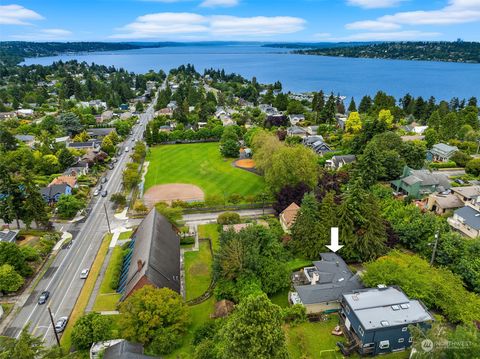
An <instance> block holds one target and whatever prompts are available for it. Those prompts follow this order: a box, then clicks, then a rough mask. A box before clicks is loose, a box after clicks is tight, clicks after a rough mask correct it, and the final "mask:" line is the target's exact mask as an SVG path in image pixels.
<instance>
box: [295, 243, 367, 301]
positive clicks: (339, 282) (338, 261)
mask: <svg viewBox="0 0 480 359" xmlns="http://www.w3.org/2000/svg"><path fill="white" fill-rule="evenodd" d="M320 256H321V258H322V260H321V261H315V262H313V264H314V266H315V270H314V271H315V272H316V273H317V274H318V278H319V280H318V282H317V284H314V285H310V284H308V285H297V286H295V290H296V291H297V293H298V295H299V297H300V300H301V301H302V303H303V304H317V303H324V302H331V301H338V300H339V299H340V297H341V295H342V294H343V293H348V292H351V291H353V290H356V289H360V288H363V285H362V283H361V281H360V277H359V275H358V274H353V273H352V271H351V270H350V269H349V268H348V266H347V264H346V263H345V261H344V260H343V259H342V258H341V257H340V256H339V255H337V254H335V253H330V252H329V253H320Z"/></svg>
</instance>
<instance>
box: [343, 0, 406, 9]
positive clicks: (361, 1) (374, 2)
mask: <svg viewBox="0 0 480 359" xmlns="http://www.w3.org/2000/svg"><path fill="white" fill-rule="evenodd" d="M403 1H405V0H347V3H348V4H349V5H353V6H360V7H363V8H365V9H378V8H387V7H394V6H398V5H400V3H401V2H403Z"/></svg>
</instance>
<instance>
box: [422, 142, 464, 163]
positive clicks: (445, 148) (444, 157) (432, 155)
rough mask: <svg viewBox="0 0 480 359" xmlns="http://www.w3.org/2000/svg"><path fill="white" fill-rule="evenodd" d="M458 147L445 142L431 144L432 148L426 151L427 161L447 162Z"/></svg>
mask: <svg viewBox="0 0 480 359" xmlns="http://www.w3.org/2000/svg"><path fill="white" fill-rule="evenodd" d="M457 151H458V147H456V146H449V145H447V144H445V143H437V144H436V145H433V147H432V149H430V150H428V151H427V161H433V162H448V161H450V158H451V157H452V156H453V154H454V153H455V152H457Z"/></svg>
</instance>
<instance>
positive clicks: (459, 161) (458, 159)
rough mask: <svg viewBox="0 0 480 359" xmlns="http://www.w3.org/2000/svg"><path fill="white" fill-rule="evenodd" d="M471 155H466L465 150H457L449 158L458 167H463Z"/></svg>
mask: <svg viewBox="0 0 480 359" xmlns="http://www.w3.org/2000/svg"><path fill="white" fill-rule="evenodd" d="M471 159H472V157H471V156H470V155H467V154H466V153H465V152H462V151H457V152H455V153H454V154H453V156H452V157H450V160H451V161H453V162H455V164H456V165H457V166H458V167H465V166H466V165H467V163H468V161H470V160H471Z"/></svg>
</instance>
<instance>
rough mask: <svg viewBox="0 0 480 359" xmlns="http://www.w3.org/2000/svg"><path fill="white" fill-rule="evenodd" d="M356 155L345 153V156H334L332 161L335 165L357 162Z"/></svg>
mask: <svg viewBox="0 0 480 359" xmlns="http://www.w3.org/2000/svg"><path fill="white" fill-rule="evenodd" d="M355 160H356V156H355V155H345V156H333V157H332V158H331V161H332V162H333V163H334V164H335V167H338V165H339V164H340V163H343V164H347V163H352V162H355Z"/></svg>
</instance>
